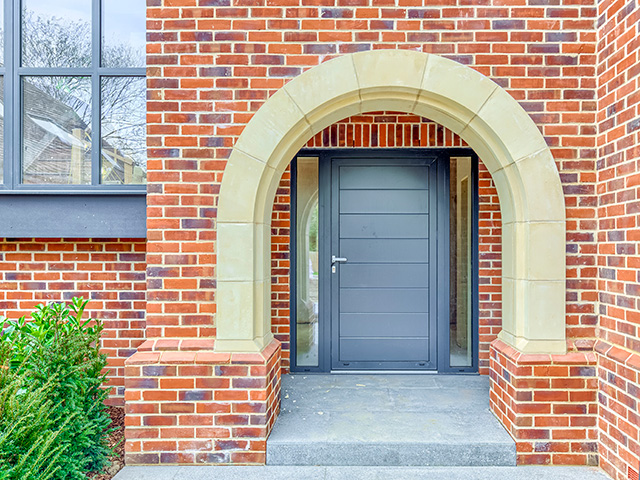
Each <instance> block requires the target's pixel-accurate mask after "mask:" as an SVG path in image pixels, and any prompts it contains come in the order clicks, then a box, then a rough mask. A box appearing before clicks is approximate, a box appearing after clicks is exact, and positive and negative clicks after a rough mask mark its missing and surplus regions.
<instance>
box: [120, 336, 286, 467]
mask: <svg viewBox="0 0 640 480" xmlns="http://www.w3.org/2000/svg"><path fill="white" fill-rule="evenodd" d="M212 347H213V341H212V340H203V341H198V340H149V341H147V342H145V343H144V344H143V345H141V347H140V348H139V349H138V352H137V353H135V354H134V355H133V356H131V357H130V358H129V359H128V360H127V362H126V368H125V375H126V379H125V385H126V393H125V402H126V413H127V417H126V430H125V436H126V445H125V451H126V463H127V464H128V465H143V464H199V465H202V464H214V463H215V464H264V463H265V459H266V439H267V436H268V435H269V432H270V431H271V428H272V427H273V423H274V422H275V419H276V417H277V415H278V413H279V410H280V362H281V358H280V356H281V351H280V343H279V342H278V341H276V340H274V341H273V342H272V343H271V344H270V345H269V346H268V347H267V348H266V349H265V350H264V351H263V352H262V353H261V354H223V353H215V352H213V351H212Z"/></svg>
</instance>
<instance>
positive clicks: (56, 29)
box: [22, 0, 91, 67]
mask: <svg viewBox="0 0 640 480" xmlns="http://www.w3.org/2000/svg"><path fill="white" fill-rule="evenodd" d="M22 65H23V66H25V67H90V66H91V2H90V1H89V0H56V1H51V0H23V1H22Z"/></svg>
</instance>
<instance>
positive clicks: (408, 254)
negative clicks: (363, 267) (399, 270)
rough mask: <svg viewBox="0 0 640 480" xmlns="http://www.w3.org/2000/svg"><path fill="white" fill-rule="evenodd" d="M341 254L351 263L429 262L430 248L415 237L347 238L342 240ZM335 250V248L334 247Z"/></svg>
mask: <svg viewBox="0 0 640 480" xmlns="http://www.w3.org/2000/svg"><path fill="white" fill-rule="evenodd" d="M339 245H340V247H339V249H340V255H342V256H343V257H347V258H348V259H349V263H352V264H353V263H367V262H370V263H427V262H428V261H429V250H428V249H427V248H424V247H425V244H424V242H423V241H422V240H413V239H406V238H402V239H400V238H399V239H389V238H379V239H366V240H356V239H346V240H340V243H339ZM334 251H335V249H334Z"/></svg>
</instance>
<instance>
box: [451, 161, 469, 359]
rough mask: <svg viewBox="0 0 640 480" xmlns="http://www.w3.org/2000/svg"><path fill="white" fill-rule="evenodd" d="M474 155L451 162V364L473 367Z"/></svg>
mask: <svg viewBox="0 0 640 480" xmlns="http://www.w3.org/2000/svg"><path fill="white" fill-rule="evenodd" d="M471 165H472V164H471V158H469V157H458V158H452V159H451V161H450V172H451V177H450V190H449V192H450V199H449V213H450V238H451V241H450V249H451V251H450V258H451V262H450V264H449V265H450V266H449V268H450V281H451V284H450V290H449V291H450V298H449V305H450V312H451V313H450V318H449V347H450V348H449V355H450V366H451V367H471V366H472V357H471V355H472V342H473V335H472V331H471V327H472V322H471V318H472V317H471V315H472V308H471V279H472V268H471V231H472V230H471V220H472V215H471V212H472V205H473V204H472V185H471V178H472V176H471Z"/></svg>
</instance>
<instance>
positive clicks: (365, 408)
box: [267, 374, 516, 466]
mask: <svg viewBox="0 0 640 480" xmlns="http://www.w3.org/2000/svg"><path fill="white" fill-rule="evenodd" d="M515 464H516V448H515V442H514V441H513V439H512V438H511V437H510V436H509V434H508V433H507V432H506V430H505V429H504V428H503V427H502V425H501V424H500V423H499V422H498V420H497V419H496V418H495V417H494V415H493V414H492V413H491V412H490V410H489V379H488V378H487V377H481V376H471V375H468V376H467V375H394V374H390V375H360V374H357V375H347V374H345V375H335V374H334V375H308V374H307V375H301V374H296V375H285V376H283V378H282V407H281V413H280V416H279V417H278V419H277V420H276V424H275V426H274V429H273V431H272V432H271V435H270V436H269V438H268V440H267V465H300V466H301V465H323V466H349V465H361V466H509V465H515Z"/></svg>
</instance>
